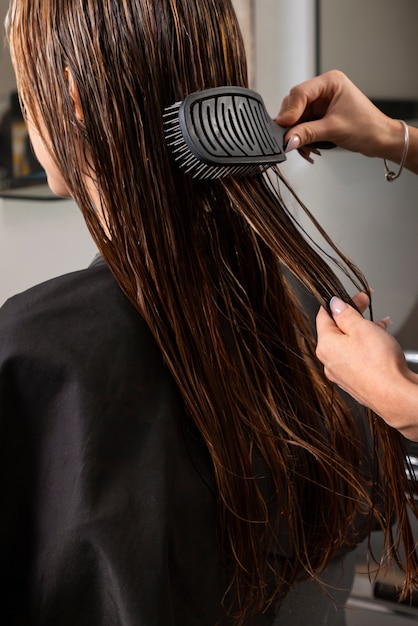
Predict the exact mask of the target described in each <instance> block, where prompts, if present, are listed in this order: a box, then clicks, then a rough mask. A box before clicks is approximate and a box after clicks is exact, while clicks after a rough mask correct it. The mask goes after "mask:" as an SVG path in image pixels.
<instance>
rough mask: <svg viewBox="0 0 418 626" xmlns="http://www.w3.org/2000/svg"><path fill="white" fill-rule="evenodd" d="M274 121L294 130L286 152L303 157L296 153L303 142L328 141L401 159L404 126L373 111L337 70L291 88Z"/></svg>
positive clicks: (289, 136)
mask: <svg viewBox="0 0 418 626" xmlns="http://www.w3.org/2000/svg"><path fill="white" fill-rule="evenodd" d="M276 122H277V123H278V124H280V125H281V126H291V127H292V128H291V129H290V130H289V131H288V132H287V134H286V140H288V146H287V151H290V150H293V149H299V151H300V152H301V153H302V154H305V155H306V151H307V150H309V149H308V148H305V149H302V150H300V148H301V147H303V146H305V144H309V143H313V142H318V141H331V142H333V143H335V144H337V145H338V146H341V147H342V148H346V149H347V150H351V151H353V152H360V153H362V154H364V155H366V156H369V157H381V158H387V159H390V160H392V161H396V162H398V163H399V161H400V159H401V156H402V152H403V143H404V131H403V128H402V125H401V124H400V123H399V121H398V120H393V119H391V118H389V117H387V116H386V115H384V114H383V113H382V112H381V111H380V110H379V109H377V108H376V107H375V106H374V105H373V104H372V102H371V101H370V100H369V99H368V98H367V97H366V96H365V95H364V94H363V93H362V92H361V91H360V90H359V89H358V88H357V87H356V86H355V85H354V84H353V83H352V82H351V81H350V80H349V79H348V78H347V76H345V74H343V73H342V72H340V71H338V70H333V71H331V72H327V73H325V74H322V75H320V76H317V77H316V78H313V79H311V80H308V81H306V82H304V83H301V84H299V85H297V86H296V87H293V89H292V90H291V91H290V93H289V95H288V96H286V98H285V99H284V100H283V103H282V107H281V109H280V113H279V115H278V116H277V118H276Z"/></svg>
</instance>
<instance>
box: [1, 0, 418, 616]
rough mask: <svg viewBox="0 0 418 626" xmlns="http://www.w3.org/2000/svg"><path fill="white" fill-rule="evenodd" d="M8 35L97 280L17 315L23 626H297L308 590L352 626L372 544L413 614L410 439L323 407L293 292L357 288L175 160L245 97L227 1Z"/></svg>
mask: <svg viewBox="0 0 418 626" xmlns="http://www.w3.org/2000/svg"><path fill="white" fill-rule="evenodd" d="M8 33H9V38H10V44H11V51H12V57H13V61H14V66H15V69H16V74H17V82H18V89H19V93H20V96H21V99H22V104H23V108H24V111H25V115H26V117H27V120H28V124H29V129H30V134H31V137H32V141H33V144H34V147H35V150H36V151H37V154H38V156H39V158H40V160H41V162H42V164H43V165H44V167H45V169H46V171H47V175H48V181H49V184H50V186H51V188H52V189H53V190H54V191H55V192H56V193H58V194H60V195H70V196H72V197H73V198H74V199H75V200H76V201H77V203H78V204H79V206H80V209H81V211H82V213H83V215H84V218H85V220H86V223H87V225H88V227H89V229H90V232H91V234H92V236H93V238H94V240H95V242H96V244H97V246H98V248H99V250H100V253H101V256H102V258H103V259H104V263H103V262H100V261H99V263H98V264H96V265H94V266H93V267H92V268H89V269H88V270H86V271H85V272H80V273H76V274H74V275H70V276H67V277H63V278H60V279H57V280H56V281H52V282H49V283H46V284H45V285H41V286H39V287H37V288H34V289H33V290H30V291H29V292H27V293H25V294H23V295H21V296H19V297H17V298H15V299H12V300H11V301H10V302H9V303H8V304H6V305H5V307H4V308H3V310H2V312H1V315H0V328H1V333H2V336H3V337H4V341H3V342H2V347H1V355H0V363H1V372H2V379H1V380H2V386H1V389H2V398H1V406H2V411H3V413H4V418H3V421H4V425H3V426H2V428H3V433H4V436H3V455H2V458H3V461H4V463H5V464H6V466H5V468H4V471H3V473H2V474H3V475H4V476H6V475H7V477H8V480H7V481H5V483H6V484H5V485H4V489H3V494H4V497H5V501H6V502H7V514H6V515H4V516H3V524H4V526H5V529H4V533H3V537H6V543H5V545H4V546H3V547H2V549H3V551H4V559H3V561H2V563H3V570H4V573H3V575H4V577H5V580H3V581H2V582H3V584H2V585H1V589H2V606H3V610H4V611H5V612H6V613H7V614H8V623H9V624H13V623H22V624H25V625H27V624H42V625H43V626H44V625H47V624H60V626H63V625H64V626H65V625H66V624H77V626H79V625H80V624H81V625H83V624H89V625H91V624H94V625H95V626H96V625H105V624H112V626H113V625H114V624H123V625H128V624H129V625H131V624H134V625H138V626H151V624H152V625H154V624H161V625H164V626H174V625H176V626H202V625H203V626H204V625H207V626H214V625H215V624H218V623H220V624H238V625H242V624H246V625H252V626H255V625H262V624H271V623H273V621H274V619H275V617H276V615H277V619H278V621H279V623H280V624H285V623H286V621H287V623H289V624H292V623H293V624H294V623H300V622H297V620H298V619H299V617H292V616H295V615H299V616H300V612H299V613H297V612H296V609H299V605H300V594H299V595H298V594H297V592H296V590H297V589H299V588H300V587H302V584H305V585H309V584H310V582H313V583H314V584H315V588H316V592H315V593H316V594H317V597H319V594H320V587H321V585H324V586H325V589H324V592H323V596H322V597H323V598H324V597H326V601H325V603H323V609H321V611H322V612H321V614H318V615H317V621H318V623H324V624H332V623H336V622H335V620H334V621H333V619H334V618H333V608H331V607H334V606H335V602H336V601H333V600H332V597H328V595H327V594H328V589H327V587H326V586H327V585H331V584H332V585H336V586H338V585H340V584H341V576H342V575H343V573H344V567H345V565H344V562H345V559H344V555H345V554H347V552H349V551H350V550H351V549H353V548H354V547H355V546H356V545H357V544H358V543H359V542H360V541H361V540H362V539H363V538H364V537H365V536H367V534H368V533H369V532H370V530H371V528H372V527H376V526H378V527H382V529H385V532H386V535H385V536H386V540H387V541H386V553H385V555H384V557H383V558H384V560H385V559H386V558H388V559H390V558H395V559H396V558H397V557H398V556H399V553H400V550H401V547H400V546H401V543H402V542H404V544H405V548H406V553H407V554H408V559H407V562H406V563H405V568H406V583H405V590H404V591H405V592H407V590H408V588H409V585H410V584H412V583H413V581H414V576H415V572H416V571H417V567H416V566H417V565H418V563H417V559H416V556H415V554H414V550H413V546H412V544H413V538H412V537H411V535H410V529H409V525H408V522H407V519H406V515H405V513H406V509H407V498H406V497H405V495H404V493H405V489H407V484H406V479H405V474H404V470H403V457H402V450H401V445H400V441H399V438H398V437H397V435H396V434H394V433H392V432H390V431H389V430H388V429H387V428H386V426H385V425H384V424H381V423H376V422H375V421H374V420H373V418H372V419H371V422H370V424H371V427H369V426H368V424H367V421H366V420H364V416H362V415H361V414H360V415H359V414H358V412H356V411H355V410H354V409H353V410H350V409H349V408H348V406H347V405H346V404H345V402H344V401H343V399H342V398H340V397H339V396H338V395H336V394H334V392H333V389H332V388H331V387H330V386H328V385H327V384H326V383H325V379H324V377H323V375H322V373H321V372H320V371H318V369H317V367H316V365H315V359H314V350H315V344H314V338H313V332H312V328H311V327H310V325H309V321H308V320H307V319H306V317H305V315H304V313H303V309H302V306H301V304H300V303H299V302H298V300H297V297H296V294H295V292H294V290H293V289H292V287H291V280H290V278H289V277H288V276H289V275H293V277H294V279H296V280H297V281H298V282H299V283H301V284H302V285H303V286H304V288H305V289H306V290H308V292H310V293H311V294H312V295H313V296H314V297H315V298H316V299H317V301H318V302H319V303H322V304H325V302H327V301H328V299H329V298H330V297H331V295H332V294H333V293H335V292H337V291H338V292H340V290H342V287H341V285H340V283H339V282H338V280H337V279H336V277H335V276H334V274H333V273H332V271H331V270H330V269H329V268H328V266H327V265H326V264H325V262H324V261H323V260H322V258H321V256H320V255H319V254H318V253H317V252H315V251H314V250H313V249H312V248H311V247H310V246H309V245H308V244H307V242H306V241H305V239H304V238H303V236H302V235H301V234H300V232H299V230H298V229H297V227H296V225H295V224H294V221H293V218H292V217H291V215H290V214H288V213H287V211H286V209H285V206H284V204H283V202H282V200H281V196H280V193H279V191H278V190H277V187H276V183H275V180H273V181H270V180H268V179H267V178H265V177H263V176H262V175H258V176H254V177H252V178H247V179H246V178H243V179H239V180H238V179H235V178H230V179H226V180H225V181H216V182H199V181H194V180H192V179H191V178H190V177H189V176H187V175H186V174H183V173H182V172H181V171H180V170H179V169H178V168H177V166H176V165H175V163H174V162H173V160H172V158H171V155H170V153H169V151H168V149H167V146H166V143H165V139H164V134H163V124H162V112H163V110H164V108H165V107H166V106H168V105H170V104H171V103H173V102H176V101H178V100H181V99H183V98H184V97H185V96H186V95H187V94H188V93H191V92H193V91H196V90H199V89H203V88H207V87H214V86H217V85H224V84H236V85H245V84H246V65H245V58H244V52H243V45H242V40H241V36H240V33H239V29H238V25H237V22H236V18H235V15H234V13H233V10H232V6H231V3H230V1H229V0H198V1H196V2H191V1H190V0H161V1H160V2H158V3H155V2H152V1H151V0H125V1H124V2H122V1H120V0H97V1H96V2H94V3H93V2H87V1H86V0H67V1H66V2H65V3H63V2H62V0H12V3H11V8H10V12H9V17H8ZM278 176H279V174H278V173H277V174H276V178H277V179H278ZM108 268H109V269H110V272H111V273H112V274H113V276H114V277H115V280H116V282H115V281H114V280H113V278H112V275H111V274H110V272H109V270H108ZM286 268H287V269H286ZM285 269H286V271H287V274H286V275H285V273H284V271H285ZM353 270H354V268H353ZM355 276H356V277H357V282H358V283H359V284H360V285H362V286H363V288H365V289H367V285H366V284H365V282H364V280H362V278H361V275H360V274H359V273H358V272H355ZM342 293H344V292H342ZM345 297H348V296H347V295H346V294H345ZM369 437H372V438H373V440H374V441H372V442H371V443H370V442H369ZM380 446H381V447H382V450H383V451H384V452H386V454H384V455H380V454H379V453H378V450H379V447H380ZM6 469H7V472H6ZM10 477H12V479H10ZM394 514H398V516H399V520H400V521H399V528H400V531H399V535H398V536H396V537H395V538H394V541H392V539H393V538H392V536H391V531H390V522H391V519H392V517H393V515H394ZM378 557H379V558H380V555H378ZM5 563H6V565H4V564H5ZM335 563H337V576H336V577H332V578H331V580H329V579H327V572H328V573H329V571H332V569H333V567H335ZM350 571H352V570H350ZM349 575H350V572H349ZM305 580H306V583H303V581H305ZM315 581H317V584H316V582H315ZM321 581H322V582H321ZM293 588H295V589H294V590H293ZM330 593H331V596H332V589H331V590H330ZM292 594H296V596H295V595H294V596H293V597H296V600H293V604H292V600H291V597H292ZM289 604H290V606H289ZM319 604H320V603H319V602H318V603H316V605H317V606H319ZM311 606H312V603H311V604H310V605H309V607H311ZM317 606H315V611H317V610H318V608H317ZM306 610H307V611H308V609H306ZM339 616H340V617H339V618H338V619H341V611H340V612H339ZM310 617H312V614H311V613H310V612H309V613H306V614H305V615H302V618H303V620H304V621H305V622H307V621H309V619H310ZM315 619H316V618H315ZM338 623H342V622H341V621H339V622H338Z"/></svg>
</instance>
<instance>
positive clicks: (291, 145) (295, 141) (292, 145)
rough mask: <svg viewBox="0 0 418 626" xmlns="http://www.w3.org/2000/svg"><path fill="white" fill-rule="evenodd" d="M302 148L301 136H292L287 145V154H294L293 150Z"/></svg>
mask: <svg viewBox="0 0 418 626" xmlns="http://www.w3.org/2000/svg"><path fill="white" fill-rule="evenodd" d="M299 146H300V137H299V135H292V137H290V138H289V140H288V141H287V143H286V147H285V150H284V151H285V152H286V154H287V153H288V152H292V150H297V149H298V148H299Z"/></svg>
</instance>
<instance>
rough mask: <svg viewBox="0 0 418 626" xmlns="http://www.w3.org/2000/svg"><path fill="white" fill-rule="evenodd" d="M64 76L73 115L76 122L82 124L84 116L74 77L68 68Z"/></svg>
mask: <svg viewBox="0 0 418 626" xmlns="http://www.w3.org/2000/svg"><path fill="white" fill-rule="evenodd" d="M64 74H65V80H66V81H67V85H68V92H69V94H70V98H71V102H72V103H73V109H74V113H75V115H76V118H77V120H78V121H79V122H83V120H84V115H83V109H82V108H81V102H80V94H79V93H78V87H77V84H76V82H75V80H74V76H73V74H72V72H71V70H70V68H69V67H66V68H65V70H64Z"/></svg>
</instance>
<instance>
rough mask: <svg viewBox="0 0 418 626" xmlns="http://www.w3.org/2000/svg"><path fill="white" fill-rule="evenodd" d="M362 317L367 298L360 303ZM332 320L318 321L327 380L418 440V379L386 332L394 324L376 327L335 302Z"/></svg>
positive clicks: (319, 350)
mask: <svg viewBox="0 0 418 626" xmlns="http://www.w3.org/2000/svg"><path fill="white" fill-rule="evenodd" d="M355 302H356V304H357V306H358V307H359V309H360V310H361V311H364V310H365V308H366V307H367V304H368V298H367V296H366V294H364V293H361V294H358V295H357V296H356V297H355ZM330 306H331V311H332V317H331V316H330V315H329V314H328V313H327V312H326V311H325V309H323V308H321V310H320V311H319V313H318V316H317V331H318V345H317V356H318V358H319V360H320V361H321V362H322V363H323V364H324V372H325V375H326V376H327V377H328V378H329V379H330V380H331V381H332V382H335V383H337V384H338V385H339V386H340V387H341V388H342V389H344V390H345V391H347V392H348V393H349V394H350V395H352V396H353V397H354V398H355V399H356V400H357V401H358V402H360V403H361V404H363V405H365V406H368V407H370V408H371V409H373V410H374V411H375V412H376V413H377V414H378V415H380V416H382V417H383V418H384V419H385V421H386V422H388V424H390V425H391V426H393V427H394V428H397V429H398V430H400V431H401V432H402V433H403V434H404V435H405V436H406V437H408V438H410V439H415V440H416V439H418V377H417V375H416V374H414V373H413V372H411V371H410V370H409V369H408V367H407V364H406V361H405V357H404V354H403V351H402V349H401V347H400V346H399V344H398V343H397V341H396V340H395V339H394V337H392V336H391V335H390V334H389V333H388V332H386V328H387V326H388V323H389V320H388V319H385V320H381V321H380V322H377V323H376V322H370V321H369V320H366V319H364V318H363V317H362V315H361V314H360V313H358V312H357V311H356V310H355V309H354V308H352V307H351V306H349V305H348V304H346V303H345V302H343V301H342V300H339V299H337V298H333V299H332V300H331V304H330Z"/></svg>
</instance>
